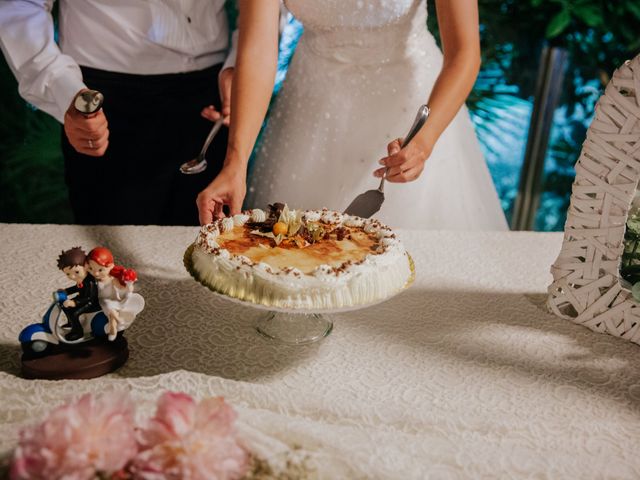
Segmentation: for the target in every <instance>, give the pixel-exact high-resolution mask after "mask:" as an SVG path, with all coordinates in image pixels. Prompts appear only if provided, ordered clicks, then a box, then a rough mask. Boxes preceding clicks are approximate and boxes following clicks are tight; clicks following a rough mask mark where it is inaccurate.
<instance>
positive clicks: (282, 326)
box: [256, 311, 333, 345]
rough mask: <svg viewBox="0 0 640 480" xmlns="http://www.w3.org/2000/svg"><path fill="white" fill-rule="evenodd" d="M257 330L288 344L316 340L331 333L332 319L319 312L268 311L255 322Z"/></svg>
mask: <svg viewBox="0 0 640 480" xmlns="http://www.w3.org/2000/svg"><path fill="white" fill-rule="evenodd" d="M256 330H257V332H258V333H259V334H260V335H262V336H263V337H266V338H268V339H270V340H274V341H276V342H279V343H285V344H288V345H305V344H307V343H313V342H317V341H318V340H322V339H323V338H324V337H326V336H327V335H329V334H330V333H331V330H333V321H331V319H330V318H328V317H327V316H326V315H321V314H319V313H295V312H293V311H292V312H288V313H285V312H273V311H272V312H269V313H267V314H266V315H264V316H262V317H261V318H260V319H259V320H258V322H257V323H256Z"/></svg>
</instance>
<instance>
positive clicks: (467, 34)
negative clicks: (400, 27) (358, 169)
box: [374, 0, 480, 182]
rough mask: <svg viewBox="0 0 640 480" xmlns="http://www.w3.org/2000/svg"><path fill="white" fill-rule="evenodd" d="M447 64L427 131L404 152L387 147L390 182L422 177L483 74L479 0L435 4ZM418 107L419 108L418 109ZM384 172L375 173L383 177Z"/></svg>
mask: <svg viewBox="0 0 640 480" xmlns="http://www.w3.org/2000/svg"><path fill="white" fill-rule="evenodd" d="M436 11H437V14H438V25H439V27H440V36H441V38H442V50H443V53H444V60H443V65H442V70H441V71H440V75H439V76H438V78H437V80H436V82H435V84H434V86H433V90H432V91H431V95H430V97H429V102H428V104H427V105H428V106H429V108H430V109H431V113H430V114H429V119H428V120H427V122H426V123H425V125H424V127H422V129H421V130H420V132H418V134H417V135H416V136H415V137H414V139H413V140H412V141H411V142H410V143H409V145H407V146H406V147H405V148H403V149H400V142H399V140H394V141H393V142H391V143H390V144H389V146H388V150H389V156H388V157H385V158H383V159H382V160H380V163H381V164H382V165H385V166H386V167H390V168H389V171H388V173H387V179H388V180H389V181H390V182H410V181H412V180H415V179H416V178H418V177H419V176H420V174H421V173H422V170H423V169H424V163H425V161H426V160H427V158H429V155H431V151H432V150H433V147H434V145H435V143H436V141H437V140H438V138H439V137H440V135H441V134H442V132H444V130H445V129H446V128H447V126H448V125H449V123H450V122H451V120H453V118H454V117H455V116H456V114H457V113H458V110H460V107H461V106H462V105H463V104H464V101H465V100H466V98H467V96H468V95H469V92H470V91H471V88H472V87H473V84H474V82H475V80H476V77H477V76H478V71H479V70H480V35H479V22H478V4H477V1H476V0H436ZM417 107H418V106H417V105H416V108H417ZM384 172H385V168H380V169H378V170H376V171H375V173H374V174H375V175H376V176H377V177H381V176H382V175H384Z"/></svg>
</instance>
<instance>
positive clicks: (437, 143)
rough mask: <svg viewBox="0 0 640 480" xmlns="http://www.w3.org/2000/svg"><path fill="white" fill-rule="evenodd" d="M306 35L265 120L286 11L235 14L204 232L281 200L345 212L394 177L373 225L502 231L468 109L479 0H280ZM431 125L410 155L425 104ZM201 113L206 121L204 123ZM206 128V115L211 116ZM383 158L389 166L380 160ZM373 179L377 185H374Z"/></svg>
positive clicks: (262, 6) (201, 202)
mask: <svg viewBox="0 0 640 480" xmlns="http://www.w3.org/2000/svg"><path fill="white" fill-rule="evenodd" d="M284 3H285V5H286V6H287V8H288V9H289V10H290V11H291V12H292V13H293V15H294V16H295V17H296V18H297V19H298V20H299V21H300V22H302V24H303V26H304V33H303V34H302V36H301V38H300V41H299V43H298V46H297V48H296V51H295V53H294V55H293V59H292V61H291V64H290V66H289V70H288V72H287V77H286V79H285V80H284V83H283V85H282V90H281V92H280V93H279V94H278V97H277V98H276V99H275V102H274V104H273V105H272V107H271V113H270V117H269V121H268V123H267V126H266V127H265V130H264V132H263V134H262V137H261V143H260V145H259V147H258V148H257V149H256V150H255V152H254V158H255V160H254V162H253V167H252V171H250V172H249V182H248V189H247V186H246V185H245V178H246V175H247V167H248V159H249V156H250V154H251V151H252V148H253V146H254V142H255V140H256V137H257V135H258V131H259V130H260V128H261V126H262V123H263V119H264V115H265V112H266V110H267V106H268V105H269V100H270V97H271V91H272V87H273V82H274V78H275V73H276V63H277V45H278V14H279V2H278V0H262V1H260V2H252V1H250V0H242V1H240V2H239V5H240V29H239V32H240V40H239V47H238V61H237V63H236V69H235V72H234V79H233V82H234V83H233V95H232V102H231V104H232V106H231V110H232V112H231V127H230V132H229V148H228V150H227V158H226V160H225V166H224V168H223V170H222V171H221V172H220V174H219V175H218V176H217V177H216V179H215V180H214V181H213V182H212V183H211V184H210V185H209V186H208V187H207V188H206V189H205V190H203V191H202V192H201V193H200V195H199V196H198V208H199V211H200V221H201V223H209V222H211V220H212V219H213V218H218V217H220V216H222V215H223V206H225V205H226V206H228V207H229V209H230V213H231V214H232V215H233V214H235V213H240V210H241V207H242V202H243V199H244V197H245V193H246V197H247V198H246V200H245V206H246V207H247V208H254V207H264V206H265V205H267V204H268V203H273V202H276V201H277V202H284V203H288V204H289V205H292V206H295V207H296V208H303V209H304V208H309V209H313V208H321V207H327V208H329V209H332V210H338V211H343V210H344V209H345V208H346V207H347V206H348V205H349V204H350V203H351V201H352V200H353V199H354V198H355V197H356V196H357V195H358V194H360V193H362V192H364V191H366V190H370V189H373V188H376V187H377V186H378V183H379V182H380V177H382V176H383V175H384V176H385V177H386V179H387V184H386V186H385V197H386V198H385V202H384V204H383V206H382V209H381V210H380V211H379V212H378V213H377V214H376V218H378V219H379V220H381V221H383V222H385V223H387V224H388V225H390V226H392V227H401V228H419V229H447V230H452V229H453V230H505V229H506V228H507V223H506V221H505V217H504V214H503V212H502V208H501V206H500V201H499V199H498V195H497V194H496V190H495V188H494V185H493V181H492V179H491V175H490V174H489V170H488V168H487V165H486V163H485V160H484V157H483V155H482V151H481V150H480V145H479V142H478V140H477V138H476V135H475V132H474V128H473V124H472V123H471V120H470V117H469V113H468V111H467V109H466V107H465V106H464V102H465V99H466V98H467V95H468V94H469V91H470V90H471V87H472V86H473V84H474V81H475V79H476V76H477V73H478V70H479V67H480V39H479V21H478V5H477V0H436V1H435V4H436V10H437V17H438V24H439V27H440V35H441V39H442V51H440V49H439V48H438V46H437V45H436V42H435V40H434V38H433V36H432V35H431V34H430V33H429V32H428V30H427V27H426V23H427V6H426V1H425V0H388V1H387V0H385V1H381V0H324V1H321V2H320V1H317V0H284ZM425 103H426V104H427V105H428V106H429V108H430V111H431V113H430V115H429V118H428V119H427V121H426V123H425V124H424V126H423V127H422V128H421V129H420V131H419V132H418V134H417V135H416V136H415V137H413V140H411V141H410V142H409V143H408V144H407V145H406V146H402V139H401V138H399V137H401V136H402V135H405V134H406V133H407V131H408V130H409V127H410V125H411V123H412V122H413V119H414V117H415V115H416V111H417V110H418V108H419V107H420V106H421V105H422V104H425ZM205 113H206V112H203V115H205ZM205 116H206V115H205ZM381 157H382V158H381ZM372 177H376V178H372Z"/></svg>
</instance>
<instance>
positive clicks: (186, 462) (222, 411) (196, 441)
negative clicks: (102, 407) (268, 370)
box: [131, 392, 248, 480]
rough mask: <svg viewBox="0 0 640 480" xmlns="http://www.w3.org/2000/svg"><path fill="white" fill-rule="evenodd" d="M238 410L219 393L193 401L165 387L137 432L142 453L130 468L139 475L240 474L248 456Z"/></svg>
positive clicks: (149, 478) (194, 478) (212, 479)
mask: <svg viewBox="0 0 640 480" xmlns="http://www.w3.org/2000/svg"><path fill="white" fill-rule="evenodd" d="M235 418H236V414H235V412H234V411H233V409H232V408H231V407H230V406H229V405H228V404H227V403H225V401H224V399H223V398H222V397H216V398H208V399H205V400H203V401H201V402H200V403H196V402H195V401H194V400H193V398H191V397H190V396H189V395H185V394H183V393H173V392H167V393H165V394H164V395H162V397H160V399H159V400H158V409H157V411H156V415H155V417H154V418H152V419H151V420H150V421H149V424H148V426H147V428H146V429H143V430H141V431H140V432H139V436H138V441H139V443H140V450H141V451H140V453H139V454H138V456H137V457H136V458H135V459H134V461H133V464H132V467H131V473H132V474H133V478H135V479H140V480H174V479H175V480H178V479H184V480H201V479H202V480H205V479H206V480H226V479H235V478H240V477H242V476H243V475H244V474H245V473H246V471H247V464H248V455H247V452H246V450H245V449H244V448H243V447H242V446H241V445H240V444H239V443H238V439H237V438H236V432H235V428H234V424H233V423H234V421H235Z"/></svg>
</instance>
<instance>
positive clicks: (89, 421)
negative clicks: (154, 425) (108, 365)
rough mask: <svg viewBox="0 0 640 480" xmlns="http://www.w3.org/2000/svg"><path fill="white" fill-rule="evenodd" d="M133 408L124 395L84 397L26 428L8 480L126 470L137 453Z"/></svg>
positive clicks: (69, 478)
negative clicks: (37, 423)
mask: <svg viewBox="0 0 640 480" xmlns="http://www.w3.org/2000/svg"><path fill="white" fill-rule="evenodd" d="M133 411H134V407H133V404H132V403H131V400H130V399H129V396H128V395H127V394H124V393H118V392H113V393H108V394H105V395H102V396H101V397H99V398H94V397H93V396H92V395H90V394H87V395H83V396H82V397H80V399H78V400H76V401H73V402H71V403H68V404H66V405H62V406H60V407H58V408H56V409H55V410H54V411H53V412H51V414H50V415H49V416H48V417H47V418H46V419H45V420H44V422H42V423H41V424H40V425H37V426H35V427H29V428H25V429H24V430H22V431H21V432H20V440H19V443H18V447H17V448H16V450H15V452H14V455H13V459H12V462H11V478H12V479H14V480H17V479H43V480H45V479H46V480H54V479H62V478H64V479H65V480H85V479H93V478H95V476H96V474H97V473H102V474H105V475H109V474H112V473H114V472H116V471H118V470H121V469H122V468H124V466H125V465H126V464H127V463H128V462H129V460H130V459H131V458H132V457H134V456H135V454H136V453H137V451H138V449H137V445H136V440H135V432H134V426H133V422H134V419H133Z"/></svg>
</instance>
